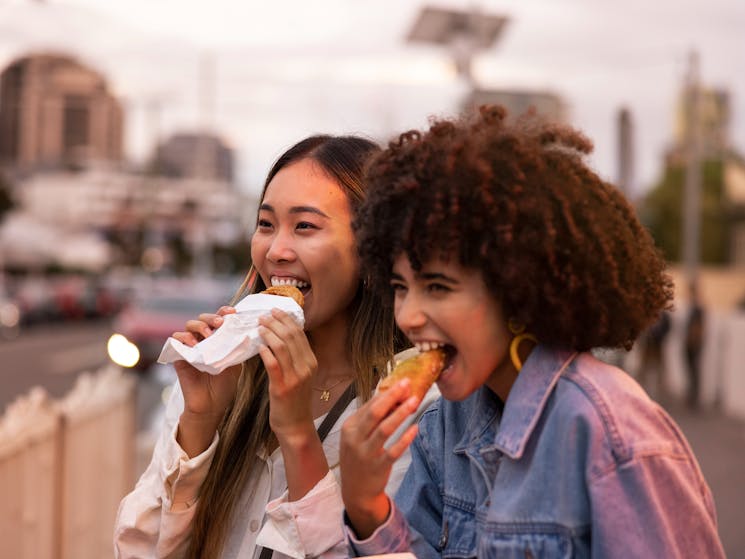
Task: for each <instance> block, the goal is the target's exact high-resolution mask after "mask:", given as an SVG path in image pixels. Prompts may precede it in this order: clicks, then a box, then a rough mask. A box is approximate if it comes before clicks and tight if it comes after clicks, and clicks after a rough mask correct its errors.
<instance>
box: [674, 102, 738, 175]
mask: <svg viewBox="0 0 745 559" xmlns="http://www.w3.org/2000/svg"><path fill="white" fill-rule="evenodd" d="M698 93H699V96H698V111H697V112H698V123H697V124H698V127H697V134H698V140H699V148H698V149H699V157H701V158H702V159H718V158H721V157H723V156H724V155H725V153H726V152H727V150H728V149H729V147H730V146H729V123H730V116H731V115H730V112H731V111H730V100H729V93H728V92H727V91H725V90H722V89H716V88H701V89H700V90H699V92H698ZM691 98H692V97H691V91H690V89H688V88H684V89H683V91H682V92H681V95H680V99H679V101H678V106H677V112H676V118H675V130H674V136H673V145H672V146H671V148H670V149H669V150H668V158H672V160H673V161H681V160H682V161H685V152H686V149H687V141H688V137H689V133H690V132H689V131H690V129H691V116H690V115H691V112H690V103H691Z"/></svg>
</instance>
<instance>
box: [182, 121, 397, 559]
mask: <svg viewBox="0 0 745 559" xmlns="http://www.w3.org/2000/svg"><path fill="white" fill-rule="evenodd" d="M379 151H380V148H379V147H378V146H377V145H376V144H374V143H373V142H371V141H369V140H366V139H364V138H359V137H356V136H326V135H319V136H311V137H309V138H306V139H304V140H302V141H300V142H298V143H297V144H295V145H294V146H292V147H291V148H290V149H288V150H287V151H286V152H285V153H284V154H283V155H282V156H280V158H279V159H278V160H277V161H276V163H275V164H274V165H273V166H272V168H271V170H270V172H269V175H268V176H267V179H266V182H265V183H264V189H263V191H262V198H263V196H264V193H265V192H266V189H267V186H268V185H269V183H270V182H271V180H272V179H273V178H274V176H275V175H276V174H277V173H278V172H279V171H280V170H281V169H283V168H284V167H286V166H288V165H290V164H292V163H295V162H298V161H300V160H303V159H312V160H314V161H315V162H316V163H317V164H318V165H319V166H320V167H321V168H322V169H323V170H324V171H325V172H326V173H327V174H328V175H329V176H330V177H332V178H333V179H334V180H336V182H337V183H338V184H339V186H340V187H341V188H342V189H343V190H344V192H345V193H346V195H347V198H348V199H349V203H350V206H351V208H352V213H353V214H355V213H356V212H357V208H358V207H359V206H360V204H361V203H362V201H363V200H364V199H365V184H364V182H363V175H364V169H365V166H366V163H367V161H368V160H369V159H370V156H371V155H373V154H375V153H377V152H379ZM300 188H302V186H301V187H300ZM367 283H368V282H365V281H362V280H361V281H360V284H359V287H358V289H357V294H356V296H355V298H354V300H353V302H352V305H351V306H352V310H353V313H352V316H353V318H352V320H351V324H350V332H349V348H348V350H349V352H350V359H351V362H352V364H353V366H354V370H355V372H356V375H355V386H356V389H357V394H358V395H359V396H360V397H362V398H363V399H365V400H366V399H368V398H369V397H370V395H371V394H372V391H373V389H374V387H375V384H376V383H377V380H378V378H379V372H380V371H382V370H383V369H382V367H383V365H384V364H385V362H386V361H387V360H388V359H390V358H391V356H392V354H393V351H394V332H395V326H394V322H393V313H392V308H391V307H390V306H389V305H383V304H380V301H379V300H378V298H377V297H376V296H375V295H374V294H373V293H372V291H371V290H369V289H368V288H367ZM265 287H266V286H265V285H264V282H263V281H262V280H261V277H260V276H259V274H258V273H256V270H255V269H254V268H253V266H251V268H250V270H249V272H248V275H247V276H246V279H245V281H244V282H243V285H242V286H241V287H240V288H239V290H238V293H237V294H236V297H235V300H238V299H239V298H241V297H243V296H244V295H247V294H250V293H256V292H258V291H261V290H263V289H265ZM218 432H219V433H220V440H219V443H218V445H217V450H216V453H215V457H214V460H213V462H212V465H211V467H210V470H209V472H208V474H207V477H206V479H205V481H204V484H203V485H202V487H201V490H200V495H199V501H198V504H197V510H196V514H195V517H194V521H193V530H192V536H191V542H190V547H189V552H188V557H190V558H193V559H205V558H206V559H213V558H216V557H219V555H220V552H221V551H222V549H223V546H224V544H225V540H226V538H227V534H228V533H229V531H230V530H231V529H232V528H233V526H234V519H233V513H234V511H235V510H236V506H237V504H238V501H239V499H240V497H241V495H242V494H243V492H244V491H246V490H247V491H248V492H249V495H251V497H252V496H253V492H254V490H255V487H256V483H257V481H258V479H259V474H258V472H259V471H260V466H261V464H262V460H261V458H259V455H262V454H264V455H266V454H268V450H269V448H270V446H271V444H272V443H273V441H274V435H273V433H272V431H271V429H270V427H269V395H268V383H267V375H266V372H265V369H264V366H263V363H262V361H261V359H260V358H258V357H254V358H253V359H250V360H249V361H247V362H246V363H244V370H243V374H242V375H241V378H240V380H239V383H238V389H237V393H236V396H235V399H234V401H233V404H232V406H231V407H230V408H229V409H228V411H227V412H226V415H225V417H224V419H223V421H222V424H221V425H220V427H219V428H218Z"/></svg>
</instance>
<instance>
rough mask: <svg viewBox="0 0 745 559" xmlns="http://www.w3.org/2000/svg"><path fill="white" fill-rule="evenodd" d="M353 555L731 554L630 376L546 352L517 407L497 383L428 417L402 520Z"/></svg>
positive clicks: (683, 457) (694, 478)
mask: <svg viewBox="0 0 745 559" xmlns="http://www.w3.org/2000/svg"><path fill="white" fill-rule="evenodd" d="M348 541H349V546H350V553H351V554H352V555H353V556H354V555H372V554H382V553H393V552H399V551H405V550H406V551H412V552H413V553H414V554H415V555H416V556H417V557H418V558H419V559H424V558H428V557H479V558H482V559H488V558H512V557H515V558H517V557H519V558H521V559H525V558H539V557H546V558H549V557H550V558H552V559H553V558H563V557H575V558H583V557H608V558H615V557H618V558H679V557H691V558H693V557H696V558H702V557H706V558H721V557H724V552H723V551H722V546H721V543H720V541H719V538H718V535H717V527H716V515H715V510H714V503H713V499H712V496H711V492H710V491H709V488H708V487H707V485H706V482H705V481H704V478H703V476H702V474H701V471H700V469H699V467H698V464H697V462H696V459H695V457H694V456H693V453H692V452H691V449H690V447H689V446H688V443H687V442H686V440H685V438H684V437H683V434H682V433H681V432H680V429H679V428H678V427H677V425H676V424H675V423H674V422H673V420H672V419H671V418H670V417H669V416H668V415H667V413H666V412H665V411H664V410H663V409H662V408H660V407H659V406H658V405H657V404H656V403H655V402H653V401H651V400H650V399H649V398H648V397H647V395H646V394H645V393H644V391H643V390H642V389H641V388H640V387H639V385H638V384H637V383H636V382H635V381H634V380H633V379H632V378H631V377H629V376H628V375H627V374H626V373H624V372H623V371H621V370H619V369H617V368H615V367H613V366H611V365H608V364H606V363H603V362H601V361H599V360H597V359H595V358H594V357H593V356H592V355H590V354H579V355H576V354H571V353H569V352H563V351H555V350H552V349H549V348H546V347H543V346H538V347H536V348H535V349H534V350H533V352H532V353H531V355H530V357H529V358H528V360H527V361H526V363H525V366H524V367H523V369H522V371H521V372H520V374H519V376H518V378H517V381H516V382H515V385H514V386H513V388H512V391H511V392H510V395H509V398H508V399H507V402H506V405H504V406H502V404H501V402H500V401H499V399H498V398H497V397H496V396H495V395H494V394H493V393H492V392H491V391H490V390H489V389H487V388H485V387H483V388H481V389H480V390H479V391H477V392H476V393H474V394H473V395H471V396H470V397H469V398H468V399H467V400H465V401H463V402H449V401H446V400H443V399H440V400H438V401H437V402H436V403H435V404H433V406H432V407H430V408H429V410H427V411H426V412H425V413H424V415H423V416H422V418H421V420H420V423H419V434H418V436H417V438H416V440H415V442H414V443H413V445H412V463H411V466H410V468H409V471H408V473H407V475H406V477H405V478H404V480H403V482H402V484H401V486H400V488H399V491H398V493H397V495H396V497H395V502H394V506H393V510H392V513H391V515H390V517H389V519H388V521H387V522H386V523H385V524H384V525H383V526H381V527H380V528H379V529H378V530H377V531H376V532H375V533H374V534H373V535H372V536H371V538H369V539H368V540H365V541H359V540H357V539H356V538H355V537H354V535H353V534H352V532H351V530H348Z"/></svg>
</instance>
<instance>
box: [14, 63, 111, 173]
mask: <svg viewBox="0 0 745 559" xmlns="http://www.w3.org/2000/svg"><path fill="white" fill-rule="evenodd" d="M123 134H124V132H123V113H122V107H121V104H120V103H119V101H118V100H117V99H116V98H115V97H114V96H113V95H112V93H111V92H110V91H109V88H108V85H107V83H106V80H105V78H104V77H103V76H102V75H101V74H100V73H98V72H97V71H96V70H93V69H92V68H89V67H87V66H85V65H83V64H82V63H80V62H78V61H77V60H75V59H74V58H71V57H69V56H65V55H62V54H56V53H43V54H31V55H27V56H23V57H21V58H18V59H16V60H15V61H14V62H12V63H11V64H9V65H8V66H7V67H6V68H5V69H4V70H3V71H2V73H0V163H2V164H3V165H5V166H10V167H11V168H13V169H14V170H16V171H20V172H28V171H33V170H36V169H48V168H59V167H65V166H81V165H84V164H85V163H86V162H87V161H120V160H121V159H122V145H123Z"/></svg>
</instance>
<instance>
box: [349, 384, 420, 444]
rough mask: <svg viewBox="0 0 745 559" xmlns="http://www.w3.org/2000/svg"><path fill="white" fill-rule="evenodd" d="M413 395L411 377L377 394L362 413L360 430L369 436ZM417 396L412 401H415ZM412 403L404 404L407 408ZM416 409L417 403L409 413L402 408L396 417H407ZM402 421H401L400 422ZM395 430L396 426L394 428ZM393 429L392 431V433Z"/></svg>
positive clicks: (388, 423) (387, 423)
mask: <svg viewBox="0 0 745 559" xmlns="http://www.w3.org/2000/svg"><path fill="white" fill-rule="evenodd" d="M409 396H411V381H409V379H403V380H401V381H399V382H397V383H396V384H394V385H393V386H392V387H390V388H389V389H388V390H386V391H385V392H380V393H378V394H376V395H375V396H374V397H373V398H372V399H371V400H370V401H369V402H368V403H367V404H365V406H364V409H365V411H364V413H362V414H360V422H359V426H358V428H359V431H360V433H361V434H362V436H364V437H365V438H369V437H370V436H371V434H372V432H373V430H374V429H376V428H378V427H379V426H380V425H381V423H382V422H383V421H384V420H385V419H386V418H387V417H388V416H389V415H391V414H392V413H394V414H395V411H394V410H396V408H399V407H400V406H401V404H406V402H407V401H408V400H407V399H408V398H409ZM415 401H416V398H414V399H413V401H412V402H415ZM411 405H412V403H409V404H408V405H406V406H404V408H405V409H410V408H411ZM415 410H416V405H414V407H413V409H410V411H409V412H408V413H404V411H403V410H402V411H401V412H400V413H399V414H397V415H395V417H397V418H398V417H400V416H401V415H403V418H406V417H407V416H408V415H410V414H411V413H413V412H414V411H415ZM399 423H400V422H399ZM390 424H391V423H390V422H386V423H385V426H384V428H389V426H390ZM396 427H397V426H396ZM394 430H395V428H394ZM392 432H393V431H391V433H392Z"/></svg>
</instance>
